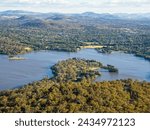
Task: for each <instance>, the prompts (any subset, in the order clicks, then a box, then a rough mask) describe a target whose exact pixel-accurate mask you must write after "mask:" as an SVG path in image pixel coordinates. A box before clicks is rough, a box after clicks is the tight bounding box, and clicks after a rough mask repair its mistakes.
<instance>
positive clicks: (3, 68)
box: [0, 49, 150, 90]
mask: <svg viewBox="0 0 150 130" xmlns="http://www.w3.org/2000/svg"><path fill="white" fill-rule="evenodd" d="M21 57H24V58H26V60H9V59H8V56H6V55H0V90H4V89H12V88H15V87H20V86H22V85H25V84H28V83H31V82H33V81H37V80H41V79H43V78H44V77H47V76H48V77H52V76H53V74H52V72H51V70H50V67H51V66H52V65H54V64H56V63H57V62H58V61H61V60H65V59H68V58H73V57H77V58H85V59H93V60H97V61H100V62H101V63H103V64H104V65H107V64H111V65H114V66H115V67H116V68H118V69H119V73H118V74H117V73H109V72H107V71H106V70H103V69H101V70H100V71H101V73H102V76H101V77H98V78H97V79H96V81H103V80H116V79H127V78H132V79H138V80H141V81H142V80H145V81H148V82H150V62H149V61H147V60H145V59H144V58H140V57H135V56H134V55H132V54H125V53H122V52H113V53H112V54H102V53H98V52H97V51H96V50H94V49H83V50H81V51H78V52H58V51H38V52H32V53H28V54H24V55H21Z"/></svg>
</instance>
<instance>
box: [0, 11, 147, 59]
mask: <svg viewBox="0 0 150 130" xmlns="http://www.w3.org/2000/svg"><path fill="white" fill-rule="evenodd" d="M11 14H12V15H13V16H14V15H17V14H13V13H11ZM95 15H96V17H95ZM3 16H5V14H3ZM54 17H55V18H54ZM149 30H150V24H149V20H147V21H146V20H143V21H139V20H138V19H137V20H129V19H119V18H118V17H117V18H115V16H114V17H113V19H112V17H111V19H110V18H109V16H107V15H106V17H105V15H101V14H94V13H92V14H89V15H88V14H87V15H85V14H84V13H83V14H78V15H75V14H72V15H67V14H51V13H50V14H43V15H42V16H41V15H38V13H37V14H35V15H32V16H31V15H30V14H26V15H21V16H20V15H19V16H18V15H17V16H16V17H14V18H9V17H7V19H5V17H0V53H1V54H8V55H16V54H20V53H26V52H28V51H31V50H26V49H24V48H31V49H32V50H58V51H69V52H76V51H78V50H80V49H82V48H83V47H86V48H96V49H97V50H98V51H100V52H104V53H107V52H108V53H111V51H124V52H126V53H133V54H135V55H136V56H141V57H144V58H145V59H148V60H149V59H150V31H149ZM101 47H104V48H101Z"/></svg>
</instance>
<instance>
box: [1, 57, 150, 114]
mask: <svg viewBox="0 0 150 130" xmlns="http://www.w3.org/2000/svg"><path fill="white" fill-rule="evenodd" d="M99 67H102V64H101V63H99V62H96V61H93V60H84V59H76V58H73V59H68V60H66V61H61V62H58V63H57V64H56V65H54V66H53V67H52V69H53V73H54V77H53V78H52V79H48V78H45V79H43V80H41V81H37V82H33V83H30V84H28V85H25V86H23V87H22V88H16V89H14V90H5V91H0V112H2V113H9V112H13V113H14V112H22V113H27V112H29V113H34V112H38V113H51V112H53V113H60V112H61V113H66V112H67V113H69V112H84V113H85V112H88V113H89V112H90V113H98V112H99V113H100V112H101V113H103V112H106V113H108V112H111V113H113V112H124V113H132V112H145V113H146V112H150V83H148V82H139V81H133V80H131V79H129V80H116V81H103V82H94V77H96V75H97V74H99V73H97V69H98V68H99ZM78 78H79V79H80V80H77V79H78Z"/></svg>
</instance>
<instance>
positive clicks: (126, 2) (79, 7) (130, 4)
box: [0, 0, 150, 12]
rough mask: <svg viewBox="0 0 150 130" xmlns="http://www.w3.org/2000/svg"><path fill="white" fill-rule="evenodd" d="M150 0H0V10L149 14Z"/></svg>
mask: <svg viewBox="0 0 150 130" xmlns="http://www.w3.org/2000/svg"><path fill="white" fill-rule="evenodd" d="M149 7H150V0H0V10H4V9H5V10H7V9H24V10H32V11H36V10H37V9H38V11H43V12H50V11H55V12H85V11H95V12H120V11H122V12H150V8H149Z"/></svg>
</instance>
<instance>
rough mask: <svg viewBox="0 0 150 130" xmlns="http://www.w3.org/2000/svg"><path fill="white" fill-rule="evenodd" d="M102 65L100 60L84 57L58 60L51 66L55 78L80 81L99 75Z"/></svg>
mask: <svg viewBox="0 0 150 130" xmlns="http://www.w3.org/2000/svg"><path fill="white" fill-rule="evenodd" d="M101 67H102V64H101V63H100V62H97V61H94V60H85V59H78V58H73V59H68V60H64V61H61V62H58V63H57V64H56V65H54V66H52V67H51V69H52V72H53V74H54V78H53V79H55V80H57V81H58V82H60V81H66V82H67V81H75V82H78V81H81V80H83V79H84V78H85V79H91V80H92V79H95V78H96V76H100V75H101V74H100V72H99V71H98V70H99V69H100V68H101Z"/></svg>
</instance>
